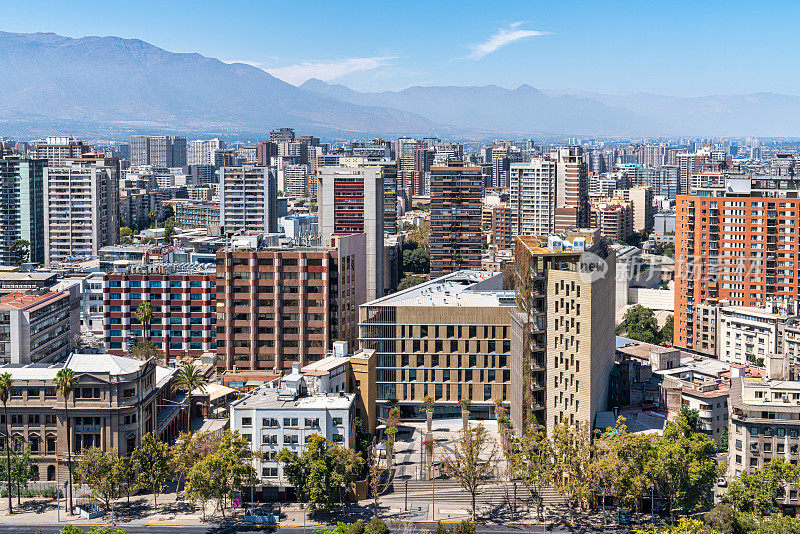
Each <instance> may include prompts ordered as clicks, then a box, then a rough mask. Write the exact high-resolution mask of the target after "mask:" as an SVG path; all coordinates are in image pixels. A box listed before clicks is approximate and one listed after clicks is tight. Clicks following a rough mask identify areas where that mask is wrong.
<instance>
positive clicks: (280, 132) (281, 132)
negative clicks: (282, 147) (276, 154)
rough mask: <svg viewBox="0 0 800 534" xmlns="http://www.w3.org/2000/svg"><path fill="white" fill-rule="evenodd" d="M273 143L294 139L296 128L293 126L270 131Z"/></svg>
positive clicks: (270, 138)
mask: <svg viewBox="0 0 800 534" xmlns="http://www.w3.org/2000/svg"><path fill="white" fill-rule="evenodd" d="M269 140H270V142H271V143H281V142H283V141H294V130H292V129H291V128H278V129H277V130H272V131H271V132H270V133H269Z"/></svg>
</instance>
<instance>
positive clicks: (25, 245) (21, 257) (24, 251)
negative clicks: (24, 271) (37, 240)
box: [11, 239, 31, 265]
mask: <svg viewBox="0 0 800 534" xmlns="http://www.w3.org/2000/svg"><path fill="white" fill-rule="evenodd" d="M11 257H12V258H13V261H14V265H22V264H23V263H25V262H27V261H28V260H29V259H30V257H31V244H30V243H29V242H28V241H25V240H24V239H17V240H15V241H12V242H11Z"/></svg>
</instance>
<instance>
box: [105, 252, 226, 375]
mask: <svg viewBox="0 0 800 534" xmlns="http://www.w3.org/2000/svg"><path fill="white" fill-rule="evenodd" d="M216 283H217V274H216V270H215V267H214V265H213V264H211V265H208V264H191V265H190V264H150V265H134V266H131V267H128V268H126V269H124V270H115V271H114V272H111V273H107V274H105V275H104V276H103V341H104V344H105V347H106V351H107V352H108V353H109V354H117V355H120V356H123V355H126V354H130V351H131V349H133V347H134V346H135V345H136V344H137V343H139V342H141V341H143V340H149V341H151V342H153V343H155V345H156V346H157V347H159V348H160V349H161V350H162V352H163V353H164V356H165V357H166V358H167V361H169V360H170V359H171V358H175V357H178V356H190V357H198V356H200V355H202V354H204V353H207V352H216V350H217V343H216V341H217V313H216V312H217V292H216ZM143 302H149V303H150V304H152V306H153V319H152V320H151V321H150V324H148V325H143V324H142V323H141V322H139V321H138V320H137V319H136V309H137V308H138V307H139V305H140V304H142V303H143Z"/></svg>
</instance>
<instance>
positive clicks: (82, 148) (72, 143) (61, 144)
mask: <svg viewBox="0 0 800 534" xmlns="http://www.w3.org/2000/svg"><path fill="white" fill-rule="evenodd" d="M87 152H89V147H88V146H86V145H84V144H83V141H78V140H77V139H75V138H73V137H48V138H47V139H46V140H44V141H37V142H36V143H34V145H33V149H32V150H31V153H30V155H31V156H32V157H33V158H34V159H45V160H47V164H48V165H49V166H51V167H54V166H58V165H63V164H64V163H65V162H66V161H67V159H69V158H79V157H81V156H82V155H83V154H86V153H87Z"/></svg>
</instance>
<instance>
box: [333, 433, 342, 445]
mask: <svg viewBox="0 0 800 534" xmlns="http://www.w3.org/2000/svg"><path fill="white" fill-rule="evenodd" d="M343 441H344V436H343V435H341V434H334V435H333V442H334V443H342V442H343Z"/></svg>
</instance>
